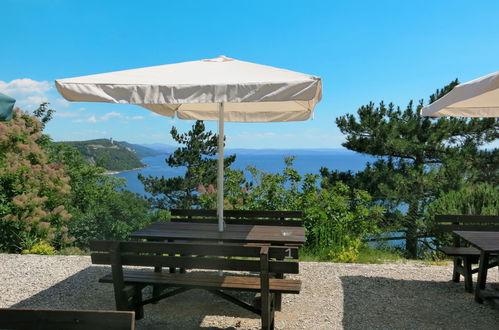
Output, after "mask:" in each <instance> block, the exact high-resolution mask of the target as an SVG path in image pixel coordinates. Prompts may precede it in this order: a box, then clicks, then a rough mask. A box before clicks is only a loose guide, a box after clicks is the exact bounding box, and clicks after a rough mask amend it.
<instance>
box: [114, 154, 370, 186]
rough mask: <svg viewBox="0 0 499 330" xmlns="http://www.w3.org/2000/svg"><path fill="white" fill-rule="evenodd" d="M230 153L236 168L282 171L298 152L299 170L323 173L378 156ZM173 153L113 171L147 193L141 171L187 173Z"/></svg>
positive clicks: (360, 166) (166, 174)
mask: <svg viewBox="0 0 499 330" xmlns="http://www.w3.org/2000/svg"><path fill="white" fill-rule="evenodd" d="M225 154H226V156H227V155H230V154H235V155H236V161H235V163H234V164H233V165H232V166H231V168H233V169H241V170H244V169H245V168H246V167H247V166H250V165H251V166H255V167H256V168H258V169H260V170H262V171H265V172H267V173H279V172H281V171H282V170H283V169H284V168H285V164H284V158H285V157H289V156H295V157H296V158H295V160H294V166H293V167H294V168H295V169H296V170H297V171H298V173H299V174H301V175H305V174H307V173H312V174H319V170H320V168H321V167H326V168H329V169H330V170H331V169H335V170H340V171H347V170H351V171H353V172H357V171H360V170H362V169H364V167H365V165H366V163H367V162H373V161H374V160H375V158H374V157H372V156H367V155H363V154H359V153H356V152H353V151H349V150H346V149H319V150H303V149H302V150H267V149H264V150H252V149H235V150H227V151H226V153H225ZM168 156H169V154H162V155H158V156H153V157H145V158H143V159H142V162H143V163H144V164H145V165H146V166H147V167H146V168H143V169H139V170H134V171H128V172H122V173H118V174H113V175H114V176H116V177H120V178H125V179H126V181H127V189H129V190H131V191H133V192H136V193H138V194H141V195H147V193H146V192H145V191H144V188H143V185H142V183H141V182H140V181H139V180H138V179H137V175H138V174H139V173H140V174H142V175H144V176H149V175H152V176H157V177H161V176H164V177H166V178H170V177H175V176H180V175H183V174H184V172H185V168H172V167H169V166H168V165H167V163H166V159H167V158H168Z"/></svg>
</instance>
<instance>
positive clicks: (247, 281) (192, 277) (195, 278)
mask: <svg viewBox="0 0 499 330" xmlns="http://www.w3.org/2000/svg"><path fill="white" fill-rule="evenodd" d="M124 280H125V282H126V283H129V284H136V283H147V284H160V285H169V286H171V287H189V288H201V289H208V290H211V289H227V290H242V291H254V292H258V291H260V290H261V285H260V278H259V277H250V276H219V275H205V274H170V273H154V272H142V271H135V270H126V271H125V272H124ZM99 281H100V282H103V283H112V281H113V278H112V275H111V274H107V275H106V276H104V277H103V278H101V279H100V280H99ZM269 290H270V291H271V292H280V293H293V294H297V293H299V292H300V290H301V281H300V280H289V279H275V278H270V279H269Z"/></svg>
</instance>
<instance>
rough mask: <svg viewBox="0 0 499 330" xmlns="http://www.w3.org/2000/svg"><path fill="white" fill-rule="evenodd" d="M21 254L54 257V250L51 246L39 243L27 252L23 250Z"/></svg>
mask: <svg viewBox="0 0 499 330" xmlns="http://www.w3.org/2000/svg"><path fill="white" fill-rule="evenodd" d="M22 254H43V255H54V254H55V249H54V247H53V246H51V245H50V244H48V243H47V242H40V243H37V244H35V245H33V247H32V248H31V249H29V250H23V251H22Z"/></svg>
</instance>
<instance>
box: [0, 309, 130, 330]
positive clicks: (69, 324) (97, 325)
mask: <svg viewBox="0 0 499 330" xmlns="http://www.w3.org/2000/svg"><path fill="white" fill-rule="evenodd" d="M0 329H19V330H21V329H39V330H53V329H68V330H93V329H107V330H123V329H132V330H133V329H135V314H134V313H133V312H122V311H119V312H118V311H89V310H50V309H25V308H0Z"/></svg>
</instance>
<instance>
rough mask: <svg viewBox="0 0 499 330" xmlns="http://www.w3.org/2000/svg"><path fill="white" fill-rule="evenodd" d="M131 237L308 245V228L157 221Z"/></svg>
mask: <svg viewBox="0 0 499 330" xmlns="http://www.w3.org/2000/svg"><path fill="white" fill-rule="evenodd" d="M130 237H131V238H135V239H147V240H150V241H152V240H162V241H175V240H196V241H199V240H203V241H216V242H220V241H221V242H232V243H234V242H238V243H263V244H271V245H293V246H301V245H303V244H305V229H304V228H303V227H287V226H263V225H239V224H237V225H236V224H227V225H226V227H225V230H224V231H223V232H219V231H218V226H217V224H212V223H186V222H155V223H153V224H150V225H149V226H147V227H145V228H143V229H140V230H138V231H136V232H133V233H132V234H131V235H130Z"/></svg>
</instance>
